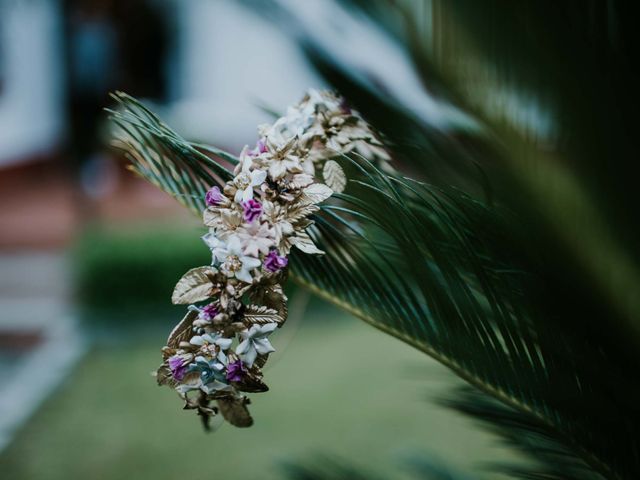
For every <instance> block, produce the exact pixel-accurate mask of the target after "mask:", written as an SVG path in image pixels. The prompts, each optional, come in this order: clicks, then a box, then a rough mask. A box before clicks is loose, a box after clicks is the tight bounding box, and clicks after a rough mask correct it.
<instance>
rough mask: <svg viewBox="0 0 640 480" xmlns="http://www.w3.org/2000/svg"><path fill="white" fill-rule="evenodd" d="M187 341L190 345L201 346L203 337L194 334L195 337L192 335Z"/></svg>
mask: <svg viewBox="0 0 640 480" xmlns="http://www.w3.org/2000/svg"><path fill="white" fill-rule="evenodd" d="M189 343H190V344H191V345H199V346H202V345H204V339H203V338H202V337H201V336H200V335H196V336H195V337H192V338H191V340H189Z"/></svg>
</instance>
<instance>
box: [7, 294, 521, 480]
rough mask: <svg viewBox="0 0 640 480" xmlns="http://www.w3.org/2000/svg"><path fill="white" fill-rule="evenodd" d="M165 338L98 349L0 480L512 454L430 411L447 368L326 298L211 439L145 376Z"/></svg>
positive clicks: (272, 472)
mask: <svg viewBox="0 0 640 480" xmlns="http://www.w3.org/2000/svg"><path fill="white" fill-rule="evenodd" d="M163 330H164V329H160V328H154V327H149V331H148V332H147V333H145V334H144V335H140V334H139V333H133V332H132V333H130V334H128V333H125V334H123V337H122V340H121V341H119V342H116V343H110V344H106V343H104V342H102V344H99V346H97V347H96V348H94V349H93V350H92V352H91V353H90V354H89V355H88V356H87V357H86V358H85V359H84V361H83V362H82V363H81V364H80V365H79V366H78V368H77V370H76V372H75V373H74V375H73V376H72V377H71V378H69V379H68V381H67V382H66V384H65V385H63V386H62V387H61V388H60V390H59V391H58V393H57V394H56V395H54V397H53V398H51V399H50V400H49V401H47V402H46V403H45V405H44V406H43V407H42V408H41V410H40V411H39V412H38V413H37V414H36V415H35V417H34V418H33V419H32V420H31V422H30V423H29V424H28V425H26V426H25V427H24V428H23V429H22V431H21V432H20V433H19V435H18V437H17V438H16V440H15V442H14V443H13V444H12V445H11V446H10V447H9V448H8V449H7V450H6V451H5V452H4V453H3V454H2V455H1V456H0V472H2V475H1V476H2V478H7V479H11V480H22V479H24V480H27V479H28V480H40V479H43V480H44V479H47V480H58V479H60V480H62V479H64V480H69V479H80V478H91V479H92V480H99V479H132V478H135V479H147V478H148V479H154V480H162V479H177V478H185V479H186V478H188V479H191V480H197V479H205V478H212V479H213V478H219V477H220V475H224V478H227V479H236V478H237V479H258V478H259V479H271V478H282V477H283V470H282V463H283V462H300V461H308V460H309V459H313V458H314V457H315V456H316V455H319V454H322V455H329V456H336V457H338V458H340V459H343V460H346V461H348V462H350V463H353V464H355V465H357V466H362V467H365V468H366V469H367V470H369V471H371V472H374V473H376V474H378V475H382V476H383V477H386V478H411V477H409V476H408V474H407V472H406V467H405V466H404V459H406V458H407V456H409V455H412V454H416V453H418V454H423V453H428V454H429V455H435V456H436V457H438V458H441V459H443V460H444V461H447V462H451V463H452V464H453V465H456V466H457V467H459V468H463V469H464V468H466V469H470V468H471V466H472V465H477V464H479V463H483V462H486V461H487V460H494V459H496V458H505V455H507V456H508V455H509V453H508V452H505V451H504V449H501V448H499V447H498V446H496V444H495V440H494V439H493V438H492V437H490V436H489V435H488V434H485V433H484V432H482V431H480V430H478V429H477V428H475V426H474V425H473V424H471V423H470V422H469V421H467V420H466V419H464V418H462V417H460V416H458V415H457V414H454V413H451V412H448V411H446V410H444V409H442V408H440V407H436V406H434V404H433V403H432V402H430V401H428V399H429V398H430V397H434V396H437V395H440V394H442V393H443V392H444V391H445V390H446V389H447V388H449V387H450V386H451V385H453V381H452V378H451V376H450V374H449V373H448V371H447V370H445V369H444V368H442V367H440V366H439V365H437V364H435V363H434V362H433V361H431V360H430V359H429V358H427V357H426V356H425V355H424V354H422V353H420V352H418V351H416V350H413V349H411V348H410V347H407V346H406V345H404V344H402V343H401V342H399V341H397V340H395V339H392V338H390V337H388V336H386V335H384V334H382V333H380V332H378V331H376V330H374V329H373V328H371V327H369V326H367V325H365V324H363V323H361V322H359V321H358V320H356V319H354V318H352V317H349V316H346V315H345V314H343V313H341V312H339V311H337V310H335V309H333V308H331V307H328V306H326V305H324V304H320V303H319V302H318V303H312V306H311V308H310V309H308V310H307V312H306V314H305V316H304V320H302V321H298V322H297V324H296V322H295V319H294V321H293V322H291V324H287V326H286V329H285V330H283V331H282V332H280V333H279V334H278V335H277V336H276V338H275V341H274V343H275V345H276V348H278V352H277V353H276V354H275V358H273V359H272V362H271V363H270V365H269V368H267V370H266V381H267V383H268V384H269V385H270V387H271V391H270V392H268V393H265V394H256V395H253V405H252V408H251V410H252V413H253V415H254V418H255V420H256V422H255V425H254V426H253V427H252V428H250V429H246V430H240V429H234V428H233V427H230V426H228V425H224V426H223V427H222V428H221V429H220V430H219V431H217V432H216V433H213V434H206V433H204V432H203V431H202V429H201V427H200V424H199V421H198V418H197V417H196V416H195V414H194V413H193V412H189V411H183V410H181V408H180V407H181V404H180V400H179V398H178V397H177V396H176V395H175V394H174V393H173V392H172V391H170V390H169V389H166V388H160V387H157V386H156V385H155V382H154V379H153V378H152V377H151V376H150V372H151V371H152V370H153V369H154V368H155V367H156V365H157V363H158V360H159V347H160V346H161V344H162V340H163V338H162V337H163V333H162V331H163ZM287 331H288V333H287ZM43 368H46V365H43Z"/></svg>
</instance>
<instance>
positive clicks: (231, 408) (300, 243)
mask: <svg viewBox="0 0 640 480" xmlns="http://www.w3.org/2000/svg"><path fill="white" fill-rule="evenodd" d="M258 130H259V135H260V140H259V141H258V142H257V144H256V146H255V148H254V149H249V148H248V147H245V148H244V149H243V150H242V152H241V154H240V160H239V163H238V165H237V166H236V168H235V171H234V178H233V179H232V180H231V181H229V182H228V183H227V184H226V185H225V186H224V188H223V189H222V190H220V189H219V188H218V187H217V186H214V187H212V188H211V189H210V190H209V191H208V192H207V193H206V196H205V203H206V205H207V207H206V209H205V211H204V214H203V220H204V224H205V225H206V226H207V227H208V228H209V233H207V234H206V235H204V236H203V237H202V239H203V240H204V242H205V244H206V245H207V246H208V247H209V248H210V249H211V254H212V262H211V265H207V266H203V267H198V268H194V269H191V270H189V271H188V272H187V273H186V274H185V275H184V276H183V277H182V278H181V279H180V281H179V282H178V284H177V285H176V287H175V290H174V292H173V296H172V301H173V303H175V304H186V305H189V306H188V310H187V314H186V316H185V317H184V319H183V320H182V321H181V322H180V323H179V324H178V325H177V326H176V327H175V328H174V329H173V331H172V332H171V334H170V335H169V338H168V340H167V345H166V346H165V347H164V348H163V349H162V353H163V363H162V365H161V366H160V368H159V369H158V371H157V380H158V383H159V384H160V385H169V386H171V387H173V388H174V389H175V390H176V391H177V392H178V393H179V395H180V396H181V397H182V398H183V399H184V400H185V408H187V409H195V410H196V411H197V412H198V414H199V415H201V416H202V419H203V422H204V425H205V426H206V427H208V426H209V423H210V422H209V421H210V419H211V418H212V417H216V418H224V419H225V420H227V421H228V422H229V423H231V424H232V425H235V426H237V427H248V426H250V425H251V424H252V423H253V419H252V418H251V415H250V414H249V411H248V409H247V407H246V405H247V404H248V403H249V399H248V398H247V397H246V396H245V395H243V393H255V392H264V391H267V390H268V387H267V385H266V384H265V383H264V382H263V381H262V378H263V374H262V367H263V366H264V365H265V363H266V362H267V360H268V357H269V354H270V353H272V352H274V351H275V350H274V348H273V346H272V345H271V343H270V341H269V336H270V335H271V334H272V333H273V332H274V331H275V330H276V329H277V328H279V327H282V325H283V324H284V322H285V321H286V319H287V297H286V296H285V294H284V291H283V288H282V283H283V282H284V280H285V279H286V275H287V265H288V262H289V259H288V255H289V253H290V251H291V249H292V248H293V247H296V248H298V249H299V250H301V251H302V252H304V253H307V254H322V253H323V252H322V251H321V250H320V249H318V248H317V246H316V245H315V243H314V241H313V239H312V238H311V236H310V235H309V233H308V232H307V228H308V227H309V226H310V225H312V223H313V221H312V220H311V219H310V218H309V217H310V216H311V215H312V214H313V213H315V212H316V211H318V210H319V207H318V204H319V203H321V202H323V201H324V200H326V199H327V198H329V197H330V196H331V195H332V194H333V192H342V191H343V189H344V187H345V185H346V177H345V174H344V171H343V170H342V168H341V167H340V165H339V164H338V163H337V162H336V161H335V160H331V158H333V157H336V156H338V155H341V154H345V153H348V152H350V151H353V150H355V151H357V152H358V153H360V154H361V155H363V156H365V157H367V158H377V159H379V160H381V161H387V160H388V159H389V157H388V155H387V153H386V151H385V150H384V149H383V148H382V144H381V143H380V142H379V141H378V139H377V138H376V136H375V134H374V133H373V131H372V129H371V128H370V127H369V125H368V124H367V123H366V122H365V121H364V120H363V119H362V117H361V116H360V115H359V114H358V113H357V112H355V111H353V110H351V109H350V108H348V107H347V106H346V104H345V102H344V101H343V100H342V99H341V98H339V97H337V96H336V95H334V94H332V93H329V92H317V91H310V92H309V93H308V94H307V95H306V96H305V97H304V98H303V99H302V101H301V102H299V103H298V104H296V105H294V106H292V107H289V109H288V110H287V114H286V115H285V116H284V117H281V118H279V119H278V120H277V121H276V122H275V123H273V124H272V125H262V126H260V127H259V128H258ZM316 171H321V172H322V176H323V182H324V183H321V182H319V181H317V178H316ZM197 304H200V306H198V305H197ZM236 341H237V345H236V346H235V348H234V347H233V344H234V342H236Z"/></svg>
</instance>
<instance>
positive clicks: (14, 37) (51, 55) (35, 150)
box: [0, 0, 64, 167]
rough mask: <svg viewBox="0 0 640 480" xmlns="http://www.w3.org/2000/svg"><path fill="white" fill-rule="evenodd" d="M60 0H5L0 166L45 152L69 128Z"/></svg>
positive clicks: (0, 15)
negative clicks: (66, 113) (64, 96)
mask: <svg viewBox="0 0 640 480" xmlns="http://www.w3.org/2000/svg"><path fill="white" fill-rule="evenodd" d="M60 8H61V7H60V5H59V0H0V35H1V39H0V48H2V55H1V56H0V61H2V62H3V65H2V67H0V75H2V77H3V81H2V85H3V86H2V90H0V167H2V166H6V165H9V164H14V163H19V162H22V161H24V160H26V159H28V158H31V157H33V156H34V155H38V154H40V153H44V152H46V151H48V150H50V149H51V148H53V147H55V146H56V144H57V143H58V142H59V141H60V136H61V134H62V130H63V128H64V119H63V112H64V101H63V100H64V99H63V84H62V75H63V71H64V66H63V64H62V62H63V57H62V52H63V50H62V47H63V45H62V33H63V32H62V19H61V10H60Z"/></svg>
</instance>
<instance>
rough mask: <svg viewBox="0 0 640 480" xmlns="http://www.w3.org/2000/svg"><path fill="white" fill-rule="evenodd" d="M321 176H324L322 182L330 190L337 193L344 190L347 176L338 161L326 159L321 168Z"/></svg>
mask: <svg viewBox="0 0 640 480" xmlns="http://www.w3.org/2000/svg"><path fill="white" fill-rule="evenodd" d="M322 177H323V178H324V183H326V184H327V186H328V187H329V188H330V189H331V190H333V191H334V192H337V193H342V192H344V187H345V186H346V185H347V177H346V175H345V174H344V170H343V169H342V167H341V166H340V164H339V163H338V162H336V161H335V160H327V162H326V163H325V164H324V169H323V170H322Z"/></svg>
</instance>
